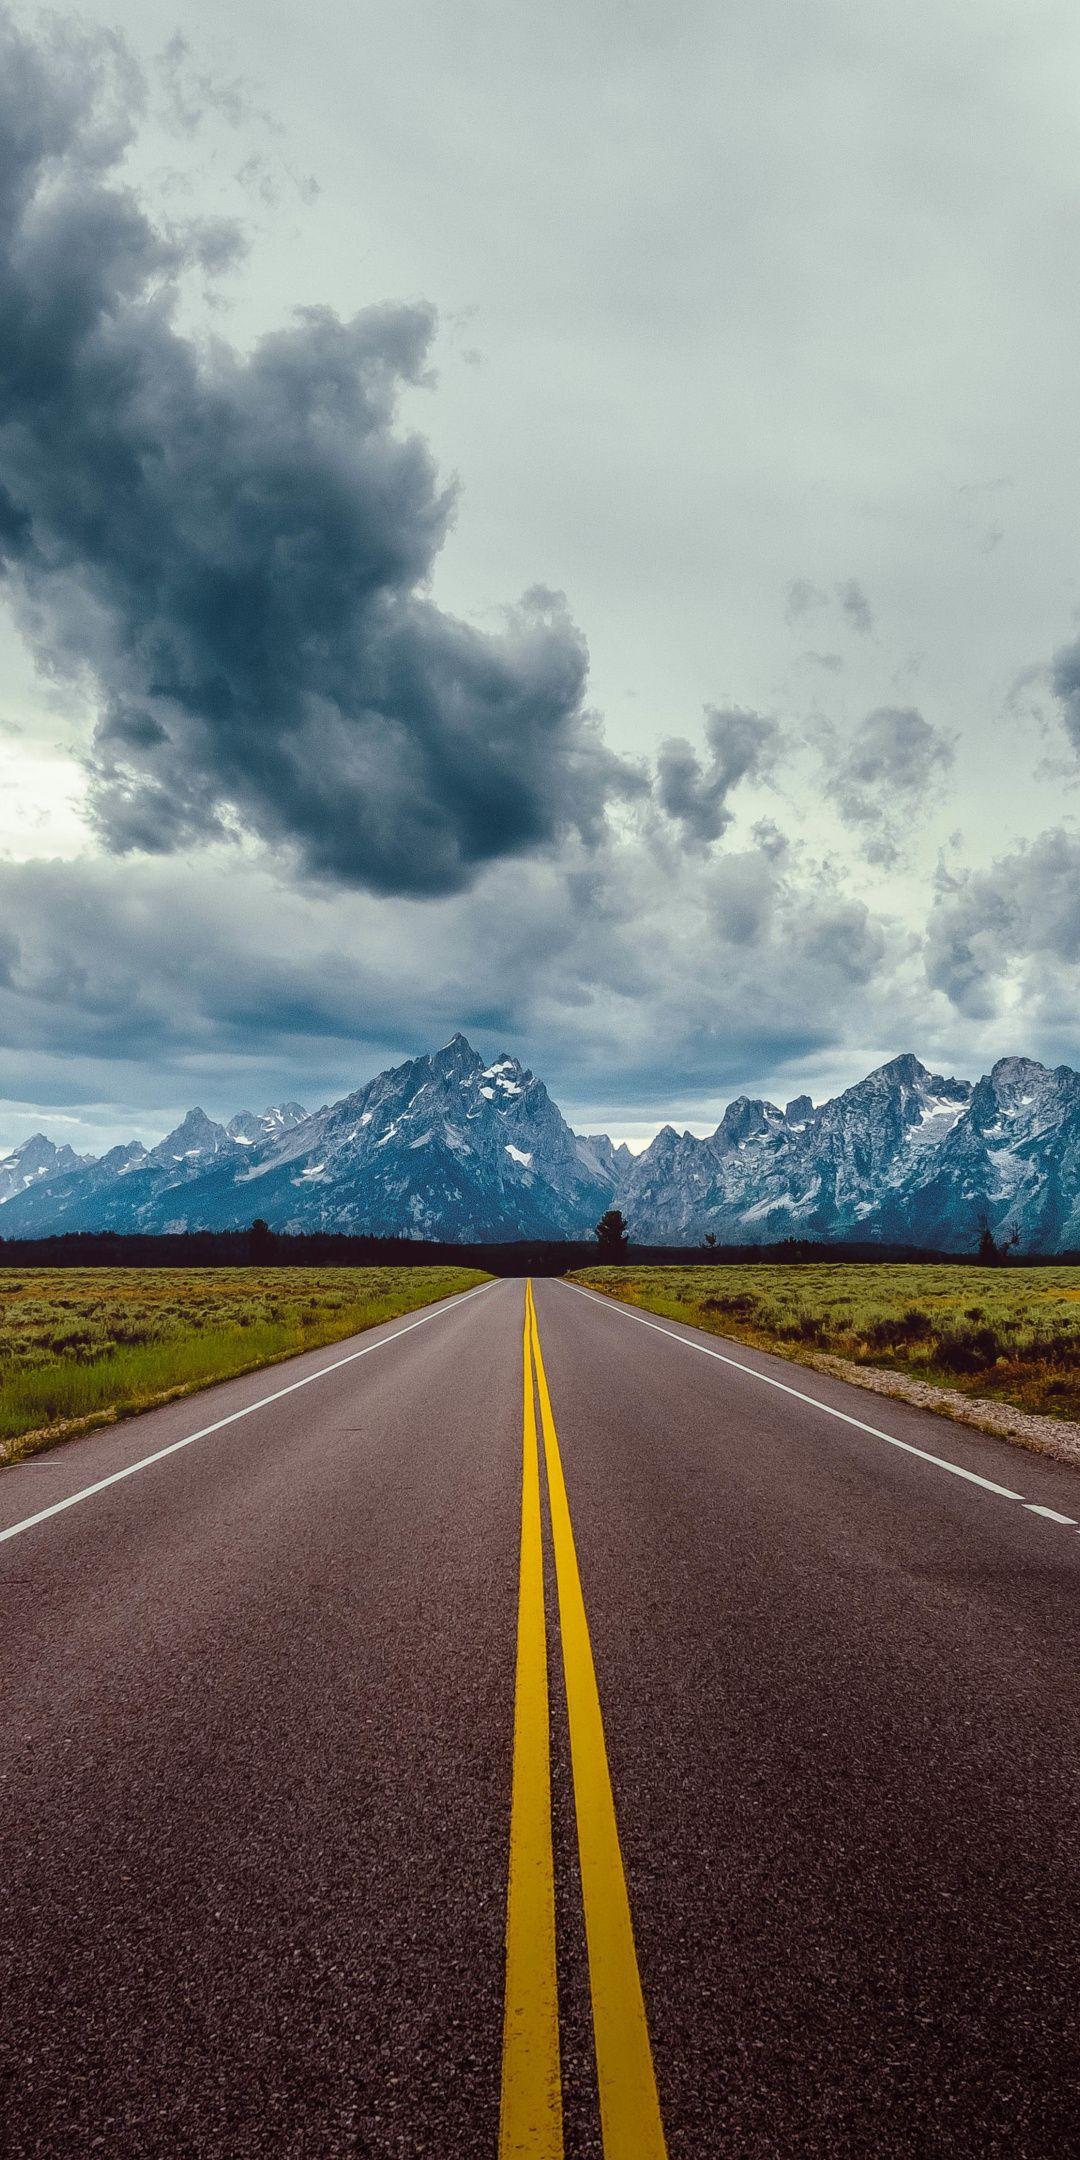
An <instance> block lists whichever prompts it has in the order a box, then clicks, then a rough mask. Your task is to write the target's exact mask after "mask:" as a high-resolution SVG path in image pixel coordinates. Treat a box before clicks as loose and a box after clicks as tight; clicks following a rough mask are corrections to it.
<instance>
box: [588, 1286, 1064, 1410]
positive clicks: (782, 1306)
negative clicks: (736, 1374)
mask: <svg viewBox="0 0 1080 2160" xmlns="http://www.w3.org/2000/svg"><path fill="white" fill-rule="evenodd" d="M575 1279H576V1280H577V1281H579V1282H583V1283H586V1284H587V1285H588V1286H589V1288H590V1289H593V1290H602V1291H606V1292H607V1293H608V1294H609V1295H610V1296H612V1297H620V1298H625V1299H626V1301H627V1302H628V1303H629V1304H633V1305H641V1306H644V1307H645V1308H646V1309H647V1310H648V1311H649V1312H655V1313H661V1314H664V1315H666V1316H667V1317H668V1318H669V1319H672V1320H688V1321H690V1322H691V1324H692V1325H693V1326H695V1327H700V1328H707V1329H709V1330H710V1332H711V1333H713V1334H715V1335H730V1336H734V1337H735V1339H736V1340H737V1341H739V1342H745V1343H752V1344H754V1345H756V1346H757V1347H758V1348H760V1349H766V1350H780V1351H782V1352H783V1353H784V1355H785V1356H786V1357H793V1358H797V1359H802V1360H803V1361H804V1362H806V1363H812V1362H813V1361H814V1359H815V1357H817V1356H819V1355H820V1354H821V1353H822V1352H823V1351H824V1352H828V1353H830V1354H831V1355H832V1356H834V1357H842V1358H849V1359H851V1360H852V1361H853V1362H854V1363H855V1364H857V1365H876V1366H879V1367H882V1366H883V1367H886V1368H890V1369H892V1370H893V1371H896V1372H902V1373H907V1374H909V1375H911V1376H912V1377H913V1378H915V1379H919V1380H926V1381H929V1382H930V1383H931V1385H933V1386H937V1387H950V1388H958V1389H960V1390H961V1391H962V1392H963V1393H965V1394H968V1395H981V1396H989V1397H992V1398H994V1399H996V1400H998V1401H1000V1402H1009V1403H1015V1404H1016V1405H1017V1406H1018V1407H1019V1408H1020V1409H1022V1410H1034V1411H1037V1412H1040V1413H1041V1414H1043V1415H1044V1416H1050V1417H1060V1418H1069V1419H1073V1420H1080V1268H1069V1267H1045V1268H1024V1267H1007V1268H982V1267H921V1266H895V1267H867V1266H864V1267H859V1266H854V1265H852V1264H850V1263H846V1264H845V1263H843V1262H841V1263H829V1262H825V1263H823V1264H822V1265H820V1266H815V1267H774V1266H769V1265H768V1264H763V1265H761V1266H751V1267H693V1268H679V1267H658V1268H636V1267H633V1266H630V1267H614V1268H586V1269H583V1270H582V1271H581V1273H580V1274H579V1275H578V1276H577V1277H576V1278H575Z"/></svg>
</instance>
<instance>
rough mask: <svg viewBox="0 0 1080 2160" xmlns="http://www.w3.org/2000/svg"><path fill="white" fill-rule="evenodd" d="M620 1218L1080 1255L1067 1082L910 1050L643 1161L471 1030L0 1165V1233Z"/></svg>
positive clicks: (1028, 1064)
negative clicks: (345, 1080)
mask: <svg viewBox="0 0 1080 2160" xmlns="http://www.w3.org/2000/svg"><path fill="white" fill-rule="evenodd" d="M612 1206H616V1207H620V1208H621V1209H622V1211H623V1213H624V1214H625V1216H626V1218H627V1221H628V1223H629V1225H630V1230H631V1235H632V1236H633V1238H634V1239H635V1240H638V1241H641V1242H650V1243H657V1244H673V1245H680V1244H682V1245H697V1244H700V1242H701V1241H702V1239H703V1238H704V1237H705V1236H706V1235H707V1234H711V1235H712V1236H714V1237H716V1238H717V1240H718V1241H719V1242H720V1243H721V1244H724V1243H738V1244H749V1243H761V1244H772V1243H775V1242H776V1241H778V1240H780V1239H782V1238H788V1237H803V1238H816V1239H833V1238H848V1239H850V1238H855V1237H857V1238H859V1239H869V1240H880V1241H885V1242H890V1243H904V1244H915V1245H922V1246H932V1247H935V1248H939V1249H941V1250H945V1251H966V1250H970V1249H971V1248H972V1247H973V1245H974V1243H975V1242H976V1240H977V1236H978V1224H979V1218H980V1216H982V1215H985V1216H986V1217H987V1218H988V1220H989V1222H990V1224H991V1226H992V1228H993V1229H994V1231H995V1233H996V1234H997V1235H998V1236H1011V1235H1012V1234H1013V1233H1017V1234H1018V1237H1019V1242H1020V1245H1021V1247H1022V1248H1024V1249H1026V1250H1028V1251H1034V1252H1053V1251H1058V1250H1063V1249H1066V1248H1072V1247H1077V1246H1080V1074H1078V1073H1076V1072H1074V1071H1073V1070H1072V1069H1071V1067H1069V1066H1067V1065H1059V1066H1057V1067H1055V1068H1054V1069H1053V1070H1051V1069H1049V1068H1048V1067H1047V1066H1045V1065H1040V1064H1038V1063H1037V1062H1036V1061H1035V1060H1034V1059H1033V1058H1024V1057H1005V1058H1001V1059H999V1061H998V1063H997V1064H996V1065H995V1066H994V1067H993V1069H992V1071H991V1072H989V1073H988V1074H985V1075H984V1077H983V1078H982V1079H980V1080H978V1081H977V1082H975V1083H974V1084H972V1083H971V1082H969V1081H966V1080H955V1079H946V1078H945V1077H944V1076H943V1075H942V1074H940V1073H931V1072H928V1070H927V1068H926V1066H925V1065H922V1064H920V1062H919V1060H918V1059H917V1058H916V1057H914V1056H912V1055H910V1054H908V1055H906V1056H903V1057H897V1058H893V1059H892V1060H891V1061H890V1062H889V1063H888V1064H887V1065H882V1066H879V1067H878V1068H877V1070H876V1071H874V1072H872V1073H870V1074H868V1076H867V1078H866V1079H865V1080H860V1081H859V1082H858V1083H857V1084H856V1085H855V1086H854V1087H850V1088H847V1089H845V1090H844V1092H843V1093H842V1094H840V1095H836V1096H834V1097H833V1098H832V1099H831V1100H830V1101H828V1102H824V1103H820V1104H817V1105H815V1104H814V1103H812V1102H811V1100H810V1097H809V1096H808V1095H798V1096H796V1097H795V1098H794V1099H793V1101H791V1102H789V1103H788V1104H787V1106H786V1108H785V1109H780V1108H779V1107H778V1106H777V1104H775V1103H771V1102H765V1101H762V1100H758V1099H751V1098H750V1097H747V1096H745V1095H740V1096H739V1097H738V1099H737V1100H736V1101H735V1102H732V1103H729V1105H728V1107H727V1109H726V1110H725V1112H724V1115H723V1117H722V1118H721V1120H720V1123H719V1125H718V1126H717V1128H716V1130H715V1132H713V1133H711V1134H708V1135H707V1136H705V1137H704V1138H698V1137H695V1135H694V1134H692V1133H689V1132H681V1133H680V1132H677V1131H676V1130H675V1128H674V1127H673V1126H670V1125H666V1126H665V1127H664V1128H663V1130H662V1131H661V1132H659V1133H658V1134H657V1136H656V1138H655V1140H653V1141H652V1143H651V1144H650V1146H649V1147H647V1148H646V1149H645V1150H644V1152H643V1153H642V1154H640V1155H634V1154H632V1153H631V1151H630V1150H629V1148H627V1147H626V1146H625V1145H623V1146H617V1145H615V1143H614V1142H613V1141H612V1140H611V1139H609V1137H608V1135H607V1134H606V1133H594V1134H581V1133H575V1132H573V1131H571V1128H570V1126H569V1125H568V1124H567V1122H566V1120H565V1118H564V1117H563V1115H562V1113H561V1111H560V1110H559V1109H558V1108H557V1106H556V1104H555V1103H554V1102H553V1101H552V1100H551V1097H550V1095H549V1094H548V1092H547V1089H546V1087H545V1086H544V1083H543V1081H542V1080H538V1079H536V1078H535V1077H534V1075H533V1074H532V1073H531V1072H529V1071H528V1070H527V1069H526V1068H525V1067H524V1066H523V1065H521V1064H520V1063H519V1062H518V1060H517V1059H516V1058H514V1057H511V1056H509V1055H508V1054H503V1055H502V1056H500V1057H498V1058H496V1059H495V1060H494V1062H493V1063H491V1064H487V1065H486V1064H485V1063H484V1061H483V1059H482V1057H481V1056H480V1055H479V1053H478V1052H477V1051H476V1050H474V1049H473V1047H472V1045H471V1043H469V1042H468V1041H467V1040H466V1038H465V1036H464V1035H460V1034H459V1035H455V1036H454V1037H453V1039H452V1041H451V1042H449V1043H447V1044H446V1045H445V1047H444V1048H443V1049H441V1050H438V1051H435V1052H434V1053H433V1054H432V1055H430V1056H427V1057H418V1058H411V1059H409V1060H408V1061H407V1062H406V1063H405V1064H403V1065H397V1066H394V1067H393V1068H392V1069H391V1070H389V1071H387V1072H382V1073H378V1074H377V1075H376V1077H375V1078H374V1079H373V1080H369V1081H368V1082H367V1084H366V1086H364V1087H362V1088H359V1089H358V1090H357V1091H356V1093H355V1094H352V1095H346V1096H345V1097H344V1098H343V1100H342V1101H340V1102H336V1103H332V1104H330V1105H327V1106H325V1107H324V1108H323V1109H321V1110H316V1111H314V1112H310V1113H309V1112H308V1111H306V1110H305V1109H304V1108H303V1106H302V1105H301V1104H300V1103H295V1102H289V1103H282V1104H280V1105H278V1106H277V1107H276V1108H273V1109H269V1110H265V1111H264V1112H263V1113H262V1115H261V1116H256V1115H254V1114H253V1113H252V1112H251V1111H247V1110H243V1111H240V1112H238V1114H237V1115H236V1116H235V1117H234V1118H232V1119H230V1121H229V1123H228V1124H227V1125H223V1124H219V1123H217V1122H216V1121H215V1120H214V1119H213V1118H209V1117H207V1116H206V1114H205V1112H204V1111H202V1110H200V1109H195V1110H191V1111H189V1112H188V1114H187V1116H186V1117H185V1118H184V1120H183V1122H182V1123H181V1124H180V1125H178V1126H177V1127H176V1130H175V1131H174V1132H171V1133H169V1134H168V1135H167V1136H166V1138H165V1139H164V1140H162V1141H160V1142H159V1143H158V1145H157V1146H156V1147H152V1148H146V1147H144V1146H143V1145H142V1144H141V1142H139V1141H131V1142H130V1143H128V1144H127V1145H125V1146H120V1147H114V1148H111V1149H110V1150H109V1152H108V1153H107V1154H105V1155H102V1156H100V1157H94V1156H87V1155H77V1154H76V1153H75V1152H74V1150H73V1149H72V1148H71V1147H70V1146H67V1145H56V1144H54V1143H53V1142H52V1141H51V1140H49V1139H47V1138H46V1137H45V1135H44V1134H43V1133H36V1134H34V1136H33V1137H32V1138H31V1139H29V1140H25V1141H24V1142H23V1143H22V1145H21V1146H20V1147H17V1148H14V1149H13V1150H11V1151H10V1152H9V1153H7V1154H6V1155H0V1237H2V1238H17V1237H18V1238H24V1237H45V1236H52V1235H54V1234H57V1233H61V1232H64V1231H92V1230H116V1231H121V1232H129V1233H130V1232H138V1231H143V1232H156V1233H161V1232H168V1231H185V1230H197V1229H212V1230H216V1229H239V1228H244V1227H246V1226H247V1225H248V1224H249V1223H250V1222H251V1221H252V1220H253V1219H254V1218H255V1217H257V1216H258V1217H262V1219H263V1220H264V1221H266V1222H268V1223H269V1224H270V1225H271V1227H272V1228H274V1229H278V1230H308V1231H313V1230H342V1231H350V1232H353V1233H358V1232H363V1231H368V1232H371V1233H374V1234H377V1235H383V1236H387V1235H389V1236H410V1237H416V1238H440V1239H454V1240H459V1241H461V1242H466V1243H467V1242H470V1241H478V1240H496V1239H507V1240H508V1239H514V1238H527V1237H547V1238H560V1237H580V1236H582V1235H587V1234H588V1233H589V1232H590V1231H591V1229H592V1226H593V1224H594V1223H595V1221H596V1219H597V1216H598V1215H599V1214H600V1213H601V1212H602V1211H603V1210H604V1209H605V1208H608V1207H612Z"/></svg>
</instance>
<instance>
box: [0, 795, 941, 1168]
mask: <svg viewBox="0 0 1080 2160" xmlns="http://www.w3.org/2000/svg"><path fill="white" fill-rule="evenodd" d="M770 839H771V835H768V834H767V835H766V840H767V841H768V840H770ZM196 869H197V875H194V876H193V875H191V873H190V871H189V870H188V869H187V868H186V867H185V866H184V865H182V864H181V863H179V862H178V861H177V860H176V859H175V858H170V857H158V858H146V859H142V860H138V861H135V862H131V863H127V864H120V863H117V862H114V861H112V860H110V859H109V858H108V857H104V856H100V857H97V858H84V859H82V860H79V861H76V862H69V863H59V862H40V861H39V862H30V863H22V864H13V863H2V862H0V920H2V921H4V922H12V923H18V924H19V926H20V927H19V939H18V946H19V949H18V951H15V950H13V951H12V953H11V965H10V968H9V970H8V973H9V978H10V979H9V980H8V982H7V983H6V984H4V983H3V982H0V1045H2V1046H3V1047H2V1048H0V1096H3V1095H7V1096H9V1097H18V1098H19V1099H20V1100H22V1101H26V1100H30V1099H32V1100H35V1101H37V1102H41V1103H46V1102H48V1101H54V1102H56V1103H58V1104H63V1105H65V1106H67V1107H69V1108H70V1107H71V1106H72V1105H73V1103H76V1102H83V1103H85V1102H97V1103H104V1102H114V1103H123V1104H131V1103H137V1102H140V1101H141V1102H143V1103H149V1102H155V1103H160V1102H164V1103H167V1104H168V1105H169V1106H171V1107H172V1106H176V1105H177V1104H183V1103H185V1102H189V1101H191V1100H202V1101H203V1102H204V1104H205V1106H206V1107H207V1108H208V1109H212V1110H217V1111H219V1112H220V1111H230V1112H231V1111H232V1110H234V1109H236V1108H238V1107H239V1106H240V1105H241V1104H242V1103H243V1102H245V1101H246V1100H247V1099H248V1097H257V1098H258V1100H259V1101H262V1100H268V1099H277V1098H278V1097H279V1096H282V1095H296V1096H299V1097H300V1099H301V1100H313V1101H322V1100H324V1099H326V1097H327V1096H329V1095H336V1094H339V1093H343V1092H344V1091H345V1090H346V1089H347V1088H348V1087H350V1086H355V1085H356V1084H357V1083H358V1082H359V1081H360V1080H361V1079H363V1078H365V1077H366V1076H367V1075H368V1074H369V1073H371V1072H373V1071H375V1070H377V1069H378V1067H379V1066H381V1065H384V1064H387V1063H389V1062H392V1060H393V1059H394V1058H396V1057H398V1056H401V1055H405V1054H408V1053H411V1052H412V1051H415V1050H418V1049H423V1048H426V1047H429V1046H430V1045H431V1043H432V1042H435V1041H438V1040H439V1039H441V1038H444V1037H445V1036H447V1035H449V1034H450V1033H452V1032H453V1030H454V1029H455V1028H456V1027H464V1028H466V1029H467V1030H468V1031H469V1032H470V1033H474V1034H475V1035H476V1036H477V1037H478V1038H479V1039H480V1040H481V1041H482V1042H491V1045H492V1047H493V1048H498V1047H499V1043H500V1041H501V1040H502V1039H504V1038H505V1039H506V1040H507V1041H508V1042H509V1043H510V1044H511V1045H512V1046H513V1047H515V1048H518V1049H520V1050H521V1053H522V1054H523V1055H524V1056H526V1057H527V1058H528V1060H529V1061H530V1062H531V1063H533V1064H534V1065H535V1067H536V1069H537V1070H539V1071H541V1072H542V1073H543V1074H544V1077H545V1078H546V1079H548V1080H549V1082H550V1084H551V1085H552V1086H553V1088H554V1089H555V1090H556V1092H557V1093H561V1094H562V1095H564V1096H565V1097H566V1098H567V1099H572V1100H576V1101H577V1102H579V1103H585V1102H587V1101H588V1100H589V1099H590V1098H591V1099H592V1100H593V1101H594V1102H596V1101H597V1098H598V1097H599V1099H600V1100H601V1101H602V1102H603V1103H605V1104H607V1103H610V1102H611V1100H612V1098H613V1097H614V1098H615V1100H616V1102H617V1104H623V1105H625V1106H626V1107H628V1108H629V1107H631V1106H633V1105H635V1104H644V1105H646V1106H649V1107H650V1109H653V1110H655V1113H656V1116H657V1122H661V1120H662V1116H663V1115H664V1114H665V1109H666V1106H668V1105H670V1103H671V1102H673V1101H676V1100H679V1099H686V1098H687V1097H689V1096H692V1095H694V1096H698V1097H701V1098H705V1099H707V1100H709V1101H712V1100H715V1098H716V1097H717V1096H718V1095H721V1094H722V1093H723V1092H724V1090H725V1089H726V1088H727V1087H728V1086H741V1085H744V1084H745V1083H746V1082H748V1081H750V1080H753V1078H754V1077H755V1076H760V1075H762V1074H764V1073H768V1072H770V1071H773V1070H774V1069H776V1068H777V1067H778V1066H781V1065H785V1064H791V1063H794V1064H795V1066H796V1067H797V1070H798V1076H799V1077H803V1076H804V1074H805V1067H806V1061H807V1060H808V1058H810V1057H812V1056H816V1054H817V1053H818V1052H819V1051H820V1050H822V1049H823V1048H829V1047H834V1046H837V1045H839V1044H840V1043H842V1042H843V1041H844V1040H845V1038H846V1037H847V1036H849V1035H850V1033H851V1031H852V1030H853V1029H854V1030H856V1031H857V1033H858V1035H859V1037H860V1039H863V1040H869V1041H873V1042H876V1041H878V1040H880V1039H883V1038H884V1039H886V1040H888V1039H890V1037H891V1029H892V1026H893V1025H894V1024H896V1022H897V1014H898V1006H899V1004H900V999H899V993H898V990H897V980H896V966H897V948H896V942H895V939H894V938H893V936H892V933H891V932H890V931H889V929H888V926H887V925H885V924H883V923H882V922H880V921H879V920H878V919H877V918H876V917H875V915H874V914H873V913H872V911H871V910H869V909H868V908H867V906H866V905H865V903H863V902H862V901H861V900H859V899H858V898H857V897H856V896H853V895H851V894H849V893H845V892H844V891H843V890H842V889H840V888H838V886H837V885H836V884H835V883H834V882H832V881H830V880H822V879H818V878H814V877H802V876H800V875H797V874H795V873H794V872H793V871H792V869H791V866H790V863H789V862H788V860H787V858H786V856H785V854H784V853H783V852H780V853H777V852H776V851H775V850H774V849H772V848H771V846H769V845H766V846H765V847H758V846H750V847H746V848H740V849H738V850H733V851H732V852H730V853H724V854H720V855H711V856H703V855H700V854H689V855H688V854H686V853H685V852H684V851H682V850H680V849H676V850H673V851H672V853H671V856H670V858H669V859H662V858H661V857H660V855H659V854H658V852H657V851H656V849H655V848H654V847H653V846H652V845H651V842H650V839H649V836H648V834H647V833H643V835H642V836H641V837H640V838H633V837H628V836H625V835H624V836H621V837H620V838H618V839H617V840H611V839H609V840H605V841H603V842H601V844H600V845H599V846H598V847H596V848H594V849H592V850H589V849H586V848H585V847H584V845H583V844H582V843H581V842H580V841H574V842H573V843H571V844H570V846H569V847H568V849H567V852H566V855H565V857H564V859H563V860H562V861H561V862H559V861H554V860H552V859H550V858H548V859H543V858H539V859H538V858H534V859H530V860H529V861H526V862H521V863H509V862H506V863H496V864H492V865H491V866H489V867H488V868H487V869H486V870H485V871H484V872H483V873H482V875H481V876H480V878H479V879H478V880H477V883H476V885H475V887H474V888H473V889H472V890H471V891H467V892H464V891H463V892H459V893H457V894H454V895H452V896H449V897H447V898H445V899H443V900H440V901H437V902H434V903H432V902H430V901H423V902H421V901H419V900H395V901H393V902H390V901H387V900H385V899H381V898H379V897H377V896H374V895H372V894H370V893H366V892H363V891H358V890H355V889H353V890H348V889H341V890H336V891H335V890H331V889H329V888H322V889H314V888H311V887H308V888H300V887H297V886H295V885H291V884H289V883H288V882H286V881H283V880H281V879H280V878H277V877H275V875H274V874H273V872H272V868H271V866H270V864H269V863H268V862H267V861H266V860H265V859H263V860H255V859H252V858H250V857H247V858H245V856H243V855H242V854H240V853H237V852H235V851H229V850H227V849H224V848H216V849H214V848H211V849H207V850H205V851H203V853H202V854H201V855H200V857H199V859H198V861H197V865H196ZM882 1008H884V1009H885V1010H886V1011H887V1014H888V1022H887V1024H886V1025H883V1024H882V1021H881V1019H880V1018H879V1017H878V1016H877V1015H878V1013H879V1011H880V1010H881V1009H882ZM119 1122H120V1120H119V1119H118V1120H117V1123H119ZM2 1129H3V1124H2V1120H0V1131H2Z"/></svg>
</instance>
